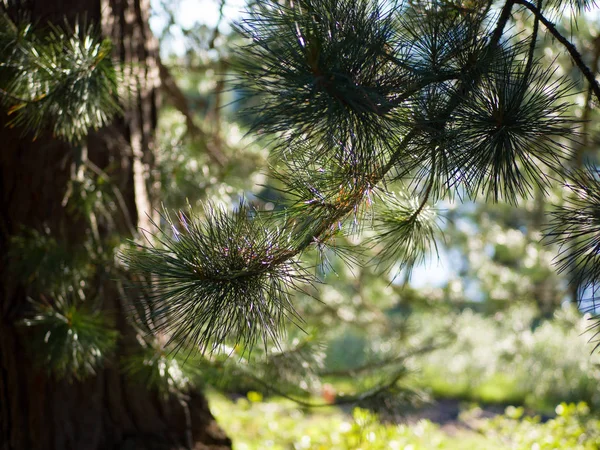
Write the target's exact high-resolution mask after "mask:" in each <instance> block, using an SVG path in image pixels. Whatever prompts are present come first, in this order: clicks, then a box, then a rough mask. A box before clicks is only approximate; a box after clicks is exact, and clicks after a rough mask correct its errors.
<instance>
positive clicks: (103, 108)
mask: <svg viewBox="0 0 600 450" xmlns="http://www.w3.org/2000/svg"><path fill="white" fill-rule="evenodd" d="M96 35H97V33H96V32H95V30H94V29H93V28H92V27H90V28H88V29H85V30H83V29H80V28H79V27H75V28H69V27H68V26H66V25H65V26H64V27H57V26H49V27H48V29H47V30H45V31H44V32H43V33H42V32H37V31H35V30H34V28H33V27H32V26H31V25H28V24H17V23H14V22H13V21H11V20H10V18H9V17H8V16H7V15H6V14H5V13H3V12H0V104H1V105H2V106H3V107H4V108H6V109H7V111H8V115H9V117H10V121H9V126H18V127H20V128H21V129H23V130H24V131H25V132H30V133H32V134H33V135H34V136H37V135H38V134H39V133H42V132H47V131H51V132H52V134H53V135H55V136H57V137H60V138H63V139H66V140H68V141H71V142H76V141H80V140H81V139H83V138H84V137H85V136H86V135H87V133H88V131H89V130H90V129H97V128H100V127H102V126H103V125H106V124H107V123H109V122H110V120H111V119H112V117H114V115H115V114H117V113H118V112H119V111H120V106H119V103H118V95H117V86H118V77H117V71H116V69H115V66H114V64H113V63H112V60H111V52H112V44H111V42H110V40H108V39H104V40H98V39H97V38H95V36H96Z"/></svg>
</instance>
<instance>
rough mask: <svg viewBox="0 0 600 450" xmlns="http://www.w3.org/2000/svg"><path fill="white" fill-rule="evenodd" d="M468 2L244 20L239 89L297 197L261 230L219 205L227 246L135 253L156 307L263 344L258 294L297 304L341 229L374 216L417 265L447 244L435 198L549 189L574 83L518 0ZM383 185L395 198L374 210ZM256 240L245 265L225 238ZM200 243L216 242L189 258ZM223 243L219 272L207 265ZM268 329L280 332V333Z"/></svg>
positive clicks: (563, 149)
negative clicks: (551, 64)
mask: <svg viewBox="0 0 600 450" xmlns="http://www.w3.org/2000/svg"><path fill="white" fill-rule="evenodd" d="M454 6H456V5H454ZM469 6H470V7H471V9H472V11H471V13H469V14H464V13H463V11H461V10H460V9H459V8H455V7H452V5H450V4H449V3H448V2H440V1H426V2H398V3H395V2H393V3H391V4H385V5H384V4H383V3H381V2H378V1H376V0H360V1H358V2H356V1H334V0H319V1H312V0H311V1H300V2H293V3H290V4H281V3H279V2H274V1H270V0H261V1H259V2H256V3H253V4H252V5H251V6H249V8H248V12H247V16H246V17H245V18H244V19H243V20H242V21H241V23H240V24H239V25H238V26H237V30H238V31H239V32H240V34H241V35H242V37H243V39H244V42H243V44H242V46H241V47H240V48H239V49H238V52H237V56H236V60H235V64H234V70H235V71H236V72H237V88H238V89H239V91H241V92H243V93H244V94H243V95H244V96H245V98H244V101H245V102H247V104H248V105H250V108H249V109H248V111H247V112H248V114H249V115H250V116H251V119H252V120H251V122H252V130H253V131H256V132H258V133H260V134H262V135H266V140H267V142H268V145H269V147H270V148H271V150H272V154H273V156H274V158H273V173H274V178H275V179H276V183H277V184H278V185H277V188H278V189H279V191H280V193H281V194H283V195H284V196H285V197H286V199H284V200H282V201H281V202H278V204H277V205H275V208H274V209H275V211H276V214H269V215H266V214H265V215H262V217H261V220H258V221H257V220H252V221H250V222H251V223H252V226H251V227H247V228H243V229H244V230H245V231H248V232H249V233H246V232H244V233H230V232H224V233H218V232H217V231H214V230H212V228H215V229H216V228H217V227H224V229H228V228H231V224H233V223H236V224H237V223H238V222H239V220H238V218H236V216H235V215H234V216H232V217H233V218H229V219H226V218H225V216H222V217H221V218H220V219H219V220H218V221H213V222H214V223H212V222H211V220H212V219H210V214H207V216H208V217H209V222H211V224H210V225H209V226H208V227H205V228H203V229H202V230H201V231H200V232H199V233H198V235H200V234H206V235H207V236H210V238H211V239H213V240H215V242H217V245H212V246H209V245H208V244H207V243H206V241H205V239H199V238H197V237H192V238H190V239H189V240H188V238H187V234H186V233H182V236H184V237H183V238H182V239H183V240H184V241H185V244H179V241H176V239H174V238H165V237H163V236H166V232H164V231H160V232H159V233H157V236H156V237H157V238H158V241H160V240H164V241H168V243H167V242H162V245H166V250H165V251H162V250H158V247H157V246H156V245H158V244H156V245H155V244H153V243H151V244H150V245H149V246H140V247H139V248H138V252H137V253H130V254H131V255H133V254H135V258H134V260H135V265H136V270H139V271H140V272H142V273H146V274H153V275H155V276H156V278H157V280H158V282H157V284H158V286H159V287H158V292H159V293H160V294H159V295H157V296H156V298H157V302H158V303H161V305H163V304H164V306H160V307H159V308H158V309H157V310H158V311H160V313H159V315H161V317H162V318H163V319H164V320H165V325H164V329H165V330H169V331H172V332H173V338H174V339H175V340H177V341H180V342H182V341H185V340H186V339H187V341H188V342H189V343H193V344H195V345H200V346H204V347H206V346H208V347H210V346H211V345H212V344H209V343H208V341H214V342H216V343H221V342H225V341H226V340H227V339H231V340H232V341H234V342H242V343H244V344H247V345H249V346H251V345H252V344H253V343H254V342H255V341H256V338H255V336H256V335H257V328H256V327H257V323H260V322H261V320H262V319H261V317H259V316H256V315H253V314H252V313H249V311H250V308H248V298H253V304H254V305H259V306H257V308H258V310H260V311H261V312H260V313H259V315H260V314H263V311H264V310H265V305H268V304H269V303H268V301H267V302H266V301H265V300H266V299H267V297H273V298H278V299H279V297H285V299H284V300H283V301H279V300H278V302H279V303H278V302H276V303H277V304H278V305H279V306H278V308H280V307H283V310H285V311H286V312H285V314H291V315H293V312H292V308H291V304H290V303H289V302H290V300H289V299H288V297H287V292H288V291H291V290H292V289H294V288H296V287H297V285H298V283H299V282H302V281H306V280H307V277H304V276H302V277H296V276H292V272H295V273H303V269H301V268H300V267H301V266H300V264H301V262H300V258H301V257H302V256H303V255H306V254H307V251H308V250H310V249H318V250H320V252H321V255H322V256H323V255H324V254H325V253H327V252H328V251H329V249H331V248H334V247H336V246H335V244H336V242H337V240H338V239H339V240H342V238H343V237H345V236H348V235H359V234H360V233H361V232H362V231H364V230H365V229H367V228H368V227H369V225H371V228H372V229H373V230H372V231H373V233H374V234H378V235H379V236H378V238H375V241H377V239H378V240H379V244H380V245H375V246H374V249H375V251H380V252H381V254H380V255H376V256H375V257H374V258H372V259H371V261H385V262H386V265H387V266H388V267H389V266H391V267H398V268H400V269H406V273H407V274H408V275H410V273H411V268H412V267H413V266H415V265H417V264H419V263H422V262H424V261H425V260H426V259H427V258H426V257H427V256H428V255H429V254H430V253H432V252H433V251H434V250H437V245H438V242H439V239H438V236H440V235H441V232H440V231H441V230H440V228H441V226H440V224H439V223H438V221H437V215H436V214H435V213H434V211H435V209H434V207H433V206H429V204H428V202H429V201H432V202H434V201H439V200H442V199H454V198H456V197H458V198H459V199H462V197H463V195H466V196H468V197H469V198H471V199H475V198H477V197H478V196H479V195H480V194H482V193H483V194H485V196H486V199H489V200H492V201H499V200H507V201H508V202H512V203H516V202H517V201H518V200H520V199H521V198H522V197H529V196H530V195H531V193H532V192H531V191H532V186H536V188H537V189H541V190H543V189H544V187H545V186H547V185H548V179H549V178H550V176H554V175H556V173H558V174H559V175H561V176H562V175H563V174H564V173H563V172H564V167H563V166H564V157H566V156H567V153H568V152H567V150H568V147H567V145H566V144H567V142H568V141H569V140H571V141H573V140H574V138H575V137H576V133H574V131H573V124H574V120H573V118H572V117H571V115H570V112H569V105H570V102H569V101H568V99H567V97H568V95H570V94H571V91H572V88H573V85H572V83H571V82H569V81H567V80H566V79H562V78H560V77H558V78H557V77H556V76H555V71H554V70H552V69H548V68H547V65H546V64H545V62H544V61H543V60H542V59H540V58H537V57H536V55H535V48H536V42H537V34H538V31H537V30H538V28H539V26H540V24H539V23H538V22H539V21H534V31H533V32H532V33H531V35H529V36H527V37H525V38H524V37H523V36H522V35H519V34H517V33H516V32H513V30H512V29H511V28H510V27H509V26H508V23H509V20H510V17H511V11H512V9H511V8H512V7H513V6H515V4H514V3H512V2H509V3H507V4H506V5H505V6H504V8H503V9H502V11H501V14H499V15H497V14H495V12H494V11H492V9H490V7H489V5H487V6H486V4H484V2H481V3H474V4H472V5H469ZM540 167H542V169H541V170H540ZM396 186H401V188H402V192H401V194H400V195H399V196H398V197H397V199H398V200H397V201H396V200H393V197H392V196H390V194H389V192H392V191H393V190H394V189H395V188H396ZM456 194H458V195H456ZM400 198H402V199H404V198H406V199H409V198H410V200H407V201H404V200H402V201H400ZM379 199H381V203H383V204H384V205H383V207H382V208H377V207H375V208H371V206H372V205H373V204H374V203H376V202H378V201H379ZM244 220H246V219H244ZM369 222H370V223H369ZM169 225H170V226H172V223H170V224H167V226H169ZM236 226H237V225H236ZM259 228H262V229H259ZM240 229H242V228H240ZM272 230H285V231H277V232H275V231H272ZM161 233H162V234H161ZM272 233H275V234H273V235H272V238H269V240H271V239H274V240H275V241H281V240H282V239H284V240H286V242H285V244H284V245H282V243H281V242H280V243H278V244H277V245H276V247H277V251H276V253H277V254H276V255H275V256H273V257H267V254H266V253H265V252H264V248H262V247H265V246H264V245H263V243H261V242H262V241H263V240H264V237H265V236H267V235H271V234H272ZM278 233H282V234H281V235H279V234H278ZM176 234H177V233H176ZM284 235H285V237H284ZM225 236H227V239H225ZM177 239H179V238H177ZM255 239H257V242H258V243H259V244H258V246H259V247H261V249H259V250H258V251H257V257H256V258H246V259H244V258H241V259H240V258H238V259H236V262H235V263H234V262H233V261H232V260H231V257H230V256H229V254H223V252H222V250H220V251H217V250H216V249H227V252H229V251H230V249H232V248H237V249H246V248H248V246H249V245H250V246H251V247H253V248H254V247H255V246H256V245H257V244H254V243H252V244H249V242H254V240H255ZM359 239H360V238H359ZM225 240H227V243H225ZM369 241H370V242H372V241H371V240H369ZM182 242H183V241H182ZM184 245H185V246H187V247H186V250H185V251H181V248H183V246H184ZM267 247H268V248H271V249H272V248H273V247H272V246H271V244H269V245H267V246H266V247H265V248H267ZM359 251H360V250H359ZM356 253H358V251H357V252H356ZM198 255H206V256H201V257H200V259H201V260H202V261H196V262H190V261H195V258H198ZM209 257H210V259H211V260H213V261H214V262H215V263H214V265H215V267H218V268H219V274H218V276H217V275H216V273H213V272H210V271H209V270H208V264H209V259H208V258H209ZM236 258H237V257H236ZM161 259H162V261H161ZM132 261H133V260H132ZM347 261H348V262H349V263H350V264H352V263H354V262H355V261H356V260H355V259H353V258H347ZM244 264H245V265H246V267H245V269H243V265H244ZM194 265H195V266H194ZM191 266H194V267H198V268H199V269H193V270H190V268H191ZM233 266H235V267H233ZM175 267H176V269H174V268H175ZM259 267H260V268H259ZM291 267H293V268H294V270H293V271H292V270H291V269H290V268H291ZM174 270H175V271H174ZM240 271H243V273H244V276H239V275H236V273H238V272H240ZM175 272H176V274H175ZM267 273H271V274H277V275H276V276H273V279H274V280H276V282H275V284H270V285H269V286H271V287H273V286H276V287H275V289H274V291H273V292H272V293H271V294H268V295H264V292H265V290H264V289H265V286H263V285H262V281H261V282H260V283H258V284H256V281H257V280H259V279H260V280H264V278H262V277H263V274H267ZM198 274H201V277H204V279H202V280H198ZM256 274H260V276H258V277H256V276H255V275H256ZM234 279H235V282H234V281H233V280H234ZM216 280H218V283H215V281H216ZM217 284H218V286H217ZM259 285H260V288H259V289H257V286H259ZM271 287H269V288H267V290H269V289H271ZM307 289H309V288H307ZM259 292H260V294H258V293H259ZM284 292H285V293H286V294H285V295H282V294H281V293H284ZM191 293H192V295H191V296H190V295H189V294H191ZM248 293H249V294H248ZM184 295H185V296H187V297H186V298H193V299H194V303H193V304H194V306H193V307H192V306H190V305H189V304H188V302H187V300H185V301H184V300H182V299H183V297H184ZM217 296H218V298H226V299H227V303H228V304H236V305H238V310H236V313H233V312H224V311H227V307H224V306H223V304H222V300H219V301H218V300H217ZM159 297H160V299H159ZM200 297H201V298H203V299H205V300H204V301H203V303H200V302H199V301H198V300H199V298H200ZM167 299H171V301H170V302H168V303H169V304H171V305H174V306H168V305H167ZM173 299H175V301H173ZM206 299H209V300H206ZM209 303H210V305H211V306H197V305H199V304H202V305H208V304H209ZM215 305H219V307H218V308H217V307H216V306H215ZM175 311H176V312H175ZM274 311H275V310H274V309H270V307H267V312H265V313H264V314H266V316H267V318H266V319H265V323H263V324H261V325H260V327H261V328H262V329H263V330H266V329H269V327H271V325H270V323H271V321H273V323H274V322H277V321H279V317H283V316H281V314H279V313H275V312H274ZM173 312H175V313H173ZM163 313H164V314H163ZM248 314H250V315H248ZM285 314H284V315H285ZM199 321H202V325H200V322H199ZM215 321H219V323H224V324H226V325H223V326H220V325H215ZM265 336H266V337H269V338H272V339H274V340H277V338H278V337H279V336H280V333H279V332H270V331H268V332H267V333H266V334H264V333H263V338H264V337H265Z"/></svg>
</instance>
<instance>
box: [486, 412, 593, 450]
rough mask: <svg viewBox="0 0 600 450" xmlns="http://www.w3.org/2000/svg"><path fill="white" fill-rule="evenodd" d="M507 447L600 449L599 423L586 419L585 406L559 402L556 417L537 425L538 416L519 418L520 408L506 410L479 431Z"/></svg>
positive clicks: (587, 416)
mask: <svg viewBox="0 0 600 450" xmlns="http://www.w3.org/2000/svg"><path fill="white" fill-rule="evenodd" d="M480 431H481V432H483V433H484V434H485V435H486V436H488V437H489V438H494V437H496V438H497V439H499V440H500V441H502V442H504V443H505V444H507V447H508V448H514V449H535V450H553V449H569V450H596V449H598V448H599V447H600V421H599V420H598V419H597V418H594V417H591V416H590V409H589V407H588V406H587V405H586V404H585V403H583V402H581V403H578V404H573V403H571V404H566V403H561V404H560V405H558V406H557V407H556V417H555V418H554V419H551V420H548V421H547V422H544V423H541V422H540V417H539V416H535V417H523V408H514V407H509V408H507V409H506V414H505V415H504V416H497V417H495V418H494V419H491V420H489V421H485V422H484V423H483V425H482V426H481V429H480Z"/></svg>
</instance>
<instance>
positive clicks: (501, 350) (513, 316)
mask: <svg viewBox="0 0 600 450" xmlns="http://www.w3.org/2000/svg"><path fill="white" fill-rule="evenodd" d="M535 317H536V310H535V308H534V307H530V306H526V305H519V306H516V307H514V308H511V309H509V310H507V311H505V312H499V313H496V314H495V315H494V316H484V315H481V314H477V313H474V312H473V311H471V310H469V309H467V310H465V311H463V312H459V313H456V312H455V313H448V314H447V315H446V316H445V317H444V318H439V317H432V316H430V315H427V316H423V317H421V319H420V320H421V321H422V322H423V324H424V325H423V326H425V324H427V327H428V328H431V327H438V326H441V325H442V324H440V323H436V322H440V321H443V322H444V323H448V322H449V323H451V324H452V329H453V332H454V333H455V335H456V340H455V341H454V343H453V344H452V345H450V346H448V347H445V348H443V349H440V350H436V351H434V352H432V353H430V354H428V355H426V356H424V357H423V358H421V359H420V360H419V361H418V369H419V371H420V373H421V374H422V376H421V378H420V381H419V383H420V384H422V385H424V386H430V387H431V388H432V389H433V391H434V393H435V394H437V395H448V396H461V397H466V398H473V399H478V400H485V401H500V402H523V403H524V404H526V405H528V406H531V407H534V408H537V409H542V410H549V409H550V410H551V409H552V408H553V407H554V405H556V404H557V403H560V402H562V401H567V402H577V401H585V402H587V403H588V404H589V405H590V406H591V407H592V408H594V409H600V391H599V390H598V385H599V382H600V365H599V363H600V355H598V354H597V353H592V350H593V346H592V345H589V344H588V340H589V338H590V337H591V335H589V334H588V333H586V332H585V331H586V329H587V327H588V326H589V321H588V320H587V319H588V318H587V317H586V316H582V315H581V314H580V313H579V312H578V311H577V310H576V308H575V307H573V306H565V307H563V308H562V309H560V310H558V311H557V312H556V313H555V315H554V319H553V320H548V321H544V322H541V323H538V322H537V321H536V319H535Z"/></svg>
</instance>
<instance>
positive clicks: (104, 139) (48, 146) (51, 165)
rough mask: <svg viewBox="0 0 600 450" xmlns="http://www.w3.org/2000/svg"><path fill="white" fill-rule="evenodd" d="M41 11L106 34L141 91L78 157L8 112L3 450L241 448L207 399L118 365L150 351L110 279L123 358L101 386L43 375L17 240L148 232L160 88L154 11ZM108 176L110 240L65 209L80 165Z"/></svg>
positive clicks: (102, 4) (139, 0) (2, 210)
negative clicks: (26, 235)
mask: <svg viewBox="0 0 600 450" xmlns="http://www.w3.org/2000/svg"><path fill="white" fill-rule="evenodd" d="M17 9H18V10H19V11H18V12H19V13H22V12H23V10H27V11H29V12H30V14H31V17H32V19H33V20H34V21H37V22H39V23H40V25H41V26H43V24H44V23H45V22H55V23H59V24H60V23H64V20H65V17H66V18H67V20H68V21H73V20H75V19H76V18H79V19H81V18H85V20H86V21H87V22H88V23H98V24H101V26H102V32H103V34H104V35H106V36H108V37H110V38H111V39H112V41H113V44H114V48H115V57H116V58H118V59H119V60H120V61H121V62H123V63H124V64H125V66H124V67H126V71H129V72H130V73H129V74H128V79H129V80H130V81H131V80H134V81H135V83H134V84H135V85H136V86H135V89H133V90H132V91H131V95H130V96H129V98H128V99H127V100H126V105H125V113H124V115H123V117H121V118H120V119H118V120H117V121H115V123H114V124H113V125H111V126H110V127H107V128H106V129H103V130H100V131H98V132H94V133H91V134H90V136H89V137H88V139H87V142H86V144H85V145H83V146H82V147H81V148H78V149H74V148H72V147H71V146H69V145H67V144H65V143H63V142H61V141H58V140H55V139H52V138H50V137H46V138H42V137H40V138H38V139H37V140H36V141H32V139H31V138H27V137H23V136H22V135H21V133H20V131H19V130H14V129H9V128H6V127H5V126H4V125H5V123H6V119H7V117H6V113H5V112H1V111H0V142H1V143H2V148H1V149H0V256H2V257H1V258H0V450H9V449H10V450H37V449H40V450H41V449H44V450H45V449H56V450H66V449H73V450H86V449H91V450H98V449H171V448H194V449H221V448H222V449H226V448H230V441H229V439H228V438H227V437H226V436H225V435H224V433H223V432H222V430H221V429H220V428H219V427H218V426H217V424H216V423H215V420H214V418H213V417H212V415H211V414H210V411H209V409H208V405H207V403H206V399H205V398H204V397H203V395H202V394H200V393H192V394H190V395H189V396H187V397H185V398H182V397H172V398H169V399H164V398H162V397H160V396H159V395H158V394H157V393H155V392H152V391H149V390H148V389H147V388H146V387H144V386H141V385H139V384H136V383H134V382H131V381H130V380H128V378H127V377H126V376H125V375H124V374H123V373H122V371H121V370H120V365H119V356H120V355H123V354H127V353H131V352H133V351H136V349H138V350H139V348H137V347H136V346H138V347H139V344H137V342H136V340H135V332H134V331H133V328H132V327H131V326H130V325H129V323H128V321H127V320H126V319H125V315H124V314H123V311H124V307H125V306H126V305H123V302H124V301H125V300H124V298H123V296H122V295H121V292H120V291H119V289H118V288H117V284H116V283H115V282H114V280H111V279H110V277H107V276H104V277H102V276H101V275H102V274H105V275H106V273H107V272H106V271H105V270H98V273H99V274H100V275H98V276H96V277H95V280H94V282H95V283H97V284H98V286H97V289H96V291H99V292H101V293H102V301H103V308H104V309H106V310H110V311H111V312H112V313H113V314H114V315H115V316H116V318H117V320H116V323H117V327H118V329H119V332H120V336H121V339H120V341H119V347H118V349H117V355H116V356H115V358H113V359H112V360H111V361H109V362H108V363H107V364H106V365H105V368H104V369H103V370H101V371H100V372H99V373H98V374H97V376H93V377H91V378H88V379H87V380H85V381H73V382H71V383H69V382H67V381H57V380H56V379H55V378H54V377H52V376H50V375H48V373H47V371H45V370H44V368H43V367H36V365H35V364H34V359H35V357H34V356H33V355H31V354H30V349H29V348H28V346H27V331H26V330H24V329H23V327H20V326H19V321H20V320H21V319H22V318H23V317H24V315H25V314H26V313H27V309H28V307H29V304H28V302H27V299H26V297H27V295H28V294H29V286H27V285H26V284H25V283H23V282H19V281H18V280H16V279H14V278H13V276H12V274H11V272H10V271H9V270H8V265H9V264H10V263H11V262H10V261H9V260H8V259H7V258H5V257H4V256H5V255H6V254H7V252H8V247H9V243H10V241H11V237H12V236H14V235H16V234H18V233H20V232H21V231H22V230H23V229H35V230H39V231H43V232H47V233H49V234H50V235H52V236H53V237H55V238H56V239H57V240H59V241H61V242H65V243H67V244H68V246H69V247H70V248H73V249H76V248H77V247H78V246H80V245H81V244H82V242H84V240H85V239H86V238H87V237H89V234H90V233H96V234H98V235H99V236H100V237H101V238H105V237H107V236H109V234H110V233H114V231H115V228H116V229H117V230H118V231H119V232H120V233H121V234H126V233H129V232H130V231H131V228H132V227H135V226H141V227H146V226H147V223H148V216H147V214H148V213H150V212H151V207H150V206H151V204H150V200H149V199H150V198H151V197H152V196H151V195H149V193H151V192H152V190H153V189H155V186H154V185H153V182H152V179H151V178H150V176H149V174H150V173H151V170H150V169H151V168H152V165H153V162H154V160H153V152H152V150H153V143H154V130H155V126H156V113H157V106H158V98H157V92H158V91H157V88H158V87H159V77H158V69H157V66H156V56H157V51H158V49H157V45H156V41H155V40H154V38H153V37H152V35H151V33H150V30H149V27H148V15H149V0H62V1H61V0H56V1H51V0H29V1H25V2H21V3H20V4H19V6H18V7H14V9H13V10H12V11H11V13H14V12H15V11H16V10H17ZM78 152H81V155H83V158H84V159H87V160H89V161H90V162H91V163H92V164H91V165H90V166H93V167H96V168H97V170H98V171H101V172H102V173H105V174H108V175H109V176H110V179H111V182H112V183H113V185H114V187H115V188H117V189H118V192H119V195H120V196H121V204H120V213H119V214H115V217H113V219H114V223H113V224H112V225H111V226H112V228H113V229H112V230H109V229H108V228H109V227H108V226H107V225H106V224H103V223H100V224H98V226H97V227H96V228H94V229H93V230H92V229H91V227H90V222H89V220H87V218H85V217H80V216H77V215H76V214H71V213H69V212H68V210H66V208H65V207H64V200H65V198H68V195H69V181H70V180H71V179H72V178H73V177H76V176H77V174H76V171H77V168H76V166H75V160H76V157H75V155H77V154H78Z"/></svg>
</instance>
